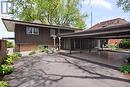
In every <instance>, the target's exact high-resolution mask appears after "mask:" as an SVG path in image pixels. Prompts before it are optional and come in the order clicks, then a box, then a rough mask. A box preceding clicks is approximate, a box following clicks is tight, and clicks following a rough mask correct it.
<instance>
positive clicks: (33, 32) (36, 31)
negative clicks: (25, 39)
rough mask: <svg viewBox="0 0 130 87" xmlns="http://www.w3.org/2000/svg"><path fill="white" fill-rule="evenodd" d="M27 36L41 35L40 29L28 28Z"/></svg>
mask: <svg viewBox="0 0 130 87" xmlns="http://www.w3.org/2000/svg"><path fill="white" fill-rule="evenodd" d="M26 34H34V35H39V28H35V27H26Z"/></svg>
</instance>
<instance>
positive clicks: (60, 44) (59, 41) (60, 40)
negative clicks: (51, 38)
mask: <svg viewBox="0 0 130 87" xmlns="http://www.w3.org/2000/svg"><path fill="white" fill-rule="evenodd" d="M58 38H59V51H60V49H61V37H58Z"/></svg>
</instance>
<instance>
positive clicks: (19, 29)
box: [15, 24, 74, 45]
mask: <svg viewBox="0 0 130 87" xmlns="http://www.w3.org/2000/svg"><path fill="white" fill-rule="evenodd" d="M26 26H27V25H18V24H17V25H15V43H16V44H30V43H31V44H32V43H33V44H46V45H49V44H53V39H52V37H50V29H49V28H43V27H39V35H28V34H26ZM31 27H33V26H31ZM55 30H56V33H58V30H57V29H55ZM69 32H74V31H73V30H62V29H61V30H60V33H69Z"/></svg>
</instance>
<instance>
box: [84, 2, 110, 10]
mask: <svg viewBox="0 0 130 87" xmlns="http://www.w3.org/2000/svg"><path fill="white" fill-rule="evenodd" d="M83 4H85V5H86V4H87V5H89V4H90V0H84V1H83ZM91 5H95V6H101V7H104V8H106V9H108V10H111V9H112V4H111V3H110V2H109V1H108V0H91Z"/></svg>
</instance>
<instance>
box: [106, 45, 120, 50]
mask: <svg viewBox="0 0 130 87" xmlns="http://www.w3.org/2000/svg"><path fill="white" fill-rule="evenodd" d="M108 47H109V48H111V49H112V50H115V49H117V48H118V45H108Z"/></svg>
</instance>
